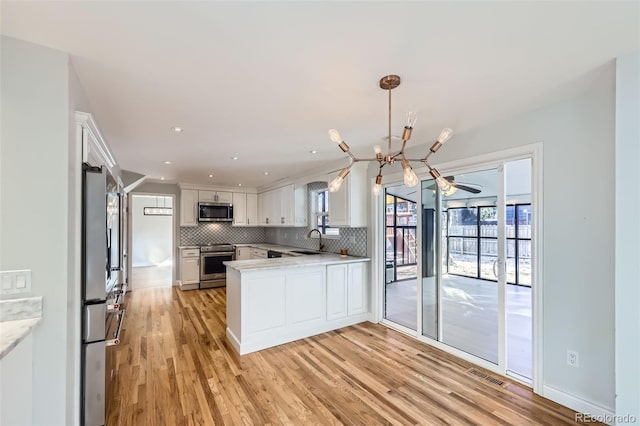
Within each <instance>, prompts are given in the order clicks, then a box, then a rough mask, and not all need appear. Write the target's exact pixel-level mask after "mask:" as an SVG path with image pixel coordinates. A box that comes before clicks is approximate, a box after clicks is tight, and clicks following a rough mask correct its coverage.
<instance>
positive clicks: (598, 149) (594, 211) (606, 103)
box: [369, 62, 637, 411]
mask: <svg viewBox="0 0 640 426" xmlns="http://www.w3.org/2000/svg"><path fill="white" fill-rule="evenodd" d="M593 75H594V76H595V77H594V78H593V80H592V83H591V84H590V85H589V86H588V88H587V89H586V90H585V91H584V92H582V93H580V94H578V95H577V96H574V97H573V98H571V99H568V100H566V101H563V102H559V103H556V104H554V105H550V106H546V107H544V108H540V109H538V110H535V111H531V112H528V113H524V114H520V115H516V116H513V117H510V118H508V119H505V120H502V121H500V122H496V123H493V124H490V125H487V126H485V127H483V128H480V129H476V130H473V131H469V132H466V133H461V134H457V135H454V137H453V138H452V139H451V140H450V141H449V142H447V144H446V145H445V146H444V147H443V148H442V149H440V150H439V151H438V154H437V155H435V156H434V157H433V159H432V160H433V162H434V166H437V163H444V162H449V161H454V160H460V159H467V158H471V157H474V156H478V155H481V154H487V153H491V152H496V151H500V150H506V149H509V148H513V147H517V146H522V145H527V144H532V143H537V142H542V144H543V150H544V169H543V175H544V184H543V204H544V236H543V237H544V245H543V252H544V256H543V257H544V259H543V261H544V272H543V277H542V281H543V283H542V284H543V286H544V294H543V306H544V325H543V351H544V362H543V363H544V370H543V380H544V386H546V389H548V390H549V395H550V396H553V394H552V393H551V391H552V390H557V391H558V393H556V394H555V395H562V396H563V397H566V398H564V399H563V401H562V403H564V404H568V403H569V402H568V401H573V402H575V401H583V400H584V401H586V402H587V403H591V404H594V405H595V406H598V407H602V408H604V409H606V410H609V411H613V407H614V337H613V336H614V285H613V280H614V278H613V277H614V256H613V250H614V238H613V235H614V218H613V206H614V171H613V170H614V112H615V104H614V99H615V87H614V86H615V67H614V64H613V62H611V63H609V64H607V65H606V66H603V67H601V68H599V69H598V70H596V71H594V73H593ZM431 136H432V135H424V138H426V139H427V140H428V138H429V137H431ZM436 136H437V135H436ZM424 138H423V137H422V136H421V135H419V134H418V133H416V131H414V139H415V140H416V141H418V140H425V139H424ZM416 145H420V146H418V147H416V148H413V149H411V150H409V152H410V154H411V157H414V158H415V157H420V156H422V155H424V153H425V152H426V149H427V146H426V145H423V144H418V142H416ZM376 172H377V167H375V170H374V168H370V170H369V177H374V176H375V173H376ZM386 173H387V174H389V171H387V172H386ZM371 232H372V230H370V235H371ZM372 250H373V247H370V251H369V253H373V251H372ZM567 349H572V350H576V351H578V352H579V356H580V367H579V368H577V369H576V368H572V367H569V366H567V363H566V351H567ZM636 353H637V352H636ZM574 398H578V399H577V400H576V399H574ZM574 406H575V404H574Z"/></svg>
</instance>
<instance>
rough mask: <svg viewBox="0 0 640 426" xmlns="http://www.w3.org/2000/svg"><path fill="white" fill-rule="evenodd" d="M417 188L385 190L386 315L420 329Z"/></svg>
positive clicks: (400, 186)
mask: <svg viewBox="0 0 640 426" xmlns="http://www.w3.org/2000/svg"><path fill="white" fill-rule="evenodd" d="M415 194H416V190H415V189H412V188H408V187H406V186H404V185H398V186H393V187H388V188H386V189H385V236H386V241H385V244H386V250H385V286H384V288H385V292H384V318H385V319H386V320H388V321H391V322H393V323H396V324H399V325H401V326H404V327H407V328H410V329H411V330H417V321H418V294H417V274H416V267H417V264H416V254H417V247H416V230H417V222H418V221H417V209H416V195H415Z"/></svg>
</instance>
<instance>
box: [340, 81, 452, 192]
mask: <svg viewBox="0 0 640 426" xmlns="http://www.w3.org/2000/svg"><path fill="white" fill-rule="evenodd" d="M398 86H400V77H399V76H397V75H387V76H385V77H382V78H381V79H380V88H381V89H383V90H386V91H387V92H388V93H389V126H388V130H389V134H388V138H387V140H388V148H387V153H386V155H385V154H383V153H382V149H381V148H380V147H379V146H375V147H374V151H375V154H376V157H375V158H358V157H356V156H355V155H353V153H352V152H351V148H350V147H349V145H347V143H346V142H345V141H343V140H342V138H341V137H340V133H338V131H337V130H336V129H331V130H329V139H331V141H333V142H335V143H337V144H338V146H339V147H340V149H341V150H342V152H344V153H345V154H347V155H348V156H349V165H348V166H347V167H345V168H344V169H342V171H341V172H340V173H339V174H338V176H336V178H335V179H333V180H332V181H331V182H330V183H329V191H331V192H335V191H338V190H339V189H340V187H341V186H342V182H343V181H344V178H345V177H347V175H348V174H349V171H350V170H351V166H353V165H354V164H355V163H358V162H363V161H372V162H377V163H378V165H379V169H378V176H376V182H375V184H374V186H373V193H374V194H375V195H379V194H380V192H381V191H382V168H383V167H384V166H386V165H390V164H393V163H395V162H396V161H400V162H401V164H402V168H403V170H404V184H405V185H407V186H409V187H412V186H415V185H416V184H417V183H418V176H416V173H415V172H414V171H413V169H412V168H411V162H412V161H413V162H421V163H424V165H425V166H427V168H428V169H429V174H430V175H431V176H432V177H433V178H434V179H435V180H436V183H437V184H438V186H439V187H440V190H441V191H442V193H443V194H444V195H452V194H454V193H455V192H456V191H457V190H458V188H456V186H455V184H454V183H452V182H449V181H448V180H446V179H445V178H443V177H442V176H441V175H440V173H439V172H438V171H437V170H436V169H434V168H433V167H431V165H430V164H429V157H430V156H431V155H432V154H435V153H436V151H438V149H440V147H441V146H442V144H444V143H445V142H446V141H448V140H449V139H450V138H451V135H452V134H453V130H451V129H448V128H447V129H444V130H442V132H441V133H440V136H439V137H438V140H436V141H435V142H434V143H433V145H431V148H429V151H428V152H427V154H426V155H425V156H424V158H417V159H414V158H407V157H406V155H405V152H404V150H405V147H406V146H407V142H408V141H409V139H411V132H412V131H413V126H414V125H415V124H416V113H415V112H413V111H410V112H409V114H408V115H407V124H406V125H405V126H404V130H403V132H402V137H401V139H402V147H401V148H400V150H399V151H396V152H394V151H392V150H391V90H393V89H395V88H396V87H398Z"/></svg>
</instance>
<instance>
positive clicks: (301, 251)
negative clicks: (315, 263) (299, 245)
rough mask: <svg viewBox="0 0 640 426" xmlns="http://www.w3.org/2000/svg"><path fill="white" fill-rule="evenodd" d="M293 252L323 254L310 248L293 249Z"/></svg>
mask: <svg viewBox="0 0 640 426" xmlns="http://www.w3.org/2000/svg"><path fill="white" fill-rule="evenodd" d="M291 253H298V254H322V253H320V252H319V251H310V250H291Z"/></svg>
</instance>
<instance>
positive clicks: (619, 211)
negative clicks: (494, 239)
mask: <svg viewBox="0 0 640 426" xmlns="http://www.w3.org/2000/svg"><path fill="white" fill-rule="evenodd" d="M615 161H616V164H615V173H616V187H615V194H616V204H615V211H616V213H615V214H616V216H615V217H616V229H615V236H616V246H615V250H616V262H615V276H616V279H615V281H616V395H617V397H616V414H617V415H620V416H624V415H632V416H635V418H636V419H638V420H637V421H638V422H639V423H640V363H639V360H640V309H639V308H640V286H639V284H638V282H639V280H640V246H639V245H638V242H639V241H640V221H638V212H640V191H639V190H638V184H639V183H640V167H639V166H640V52H638V51H636V52H634V53H630V54H627V55H625V56H622V57H619V58H618V59H617V61H616V157H615ZM621 424H622V423H621Z"/></svg>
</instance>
